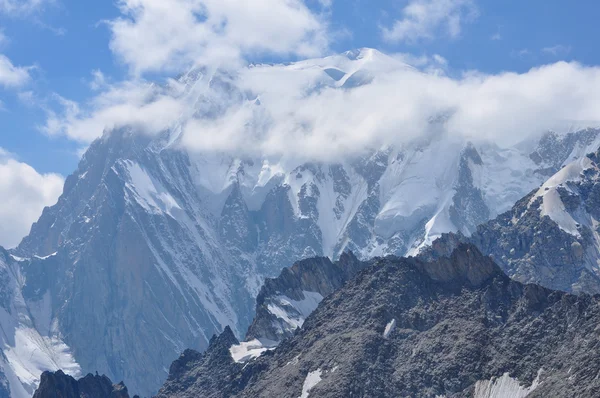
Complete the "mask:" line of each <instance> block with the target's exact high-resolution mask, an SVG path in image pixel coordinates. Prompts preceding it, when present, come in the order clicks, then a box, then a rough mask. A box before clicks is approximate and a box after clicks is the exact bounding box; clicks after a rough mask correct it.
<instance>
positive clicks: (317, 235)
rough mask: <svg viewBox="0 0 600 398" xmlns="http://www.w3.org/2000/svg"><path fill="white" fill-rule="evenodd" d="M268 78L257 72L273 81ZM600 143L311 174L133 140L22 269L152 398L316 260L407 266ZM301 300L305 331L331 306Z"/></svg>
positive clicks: (86, 339) (193, 89) (343, 64)
mask: <svg viewBox="0 0 600 398" xmlns="http://www.w3.org/2000/svg"><path fill="white" fill-rule="evenodd" d="M264 67H265V66H261V65H256V66H252V68H254V69H255V70H256V72H257V73H258V75H259V74H260V70H261V68H264ZM407 67H408V66H406V65H404V64H402V63H399V62H397V61H396V60H394V59H391V58H388V57H385V56H384V55H383V54H380V53H378V52H375V51H372V50H365V49H363V50H361V51H357V52H351V53H346V54H343V55H339V56H335V57H329V58H325V59H321V60H311V61H304V62H301V63H296V64H290V65H279V66H273V67H272V68H275V69H277V68H278V69H279V70H280V71H281V72H282V73H283V76H284V77H285V76H288V75H287V74H290V73H292V74H297V76H299V77H298V79H297V80H298V84H299V88H298V89H299V90H301V91H299V92H305V90H308V91H310V90H313V89H314V90H316V89H319V88H320V87H323V86H327V87H333V88H336V89H340V90H342V89H343V90H352V89H353V88H356V87H358V86H360V85H365V84H370V81H372V80H373V79H377V73H381V71H385V70H386V68H392V69H393V68H407ZM294 76H296V75H294ZM305 77H306V78H305ZM307 83H310V84H311V85H313V86H310V85H309V86H306V84H307ZM172 85H173V87H171V86H169V87H165V88H164V89H165V90H176V91H177V93H178V94H177V95H179V96H181V97H182V98H184V99H185V100H186V101H189V103H192V104H194V107H193V109H191V110H190V112H193V113H194V114H195V115H196V116H198V117H204V118H207V119H211V118H214V117H215V116H217V115H221V114H223V113H224V112H226V111H227V109H229V108H230V107H231V105H232V104H238V105H239V104H240V103H241V104H243V106H245V107H248V109H249V110H250V111H251V112H255V113H256V114H257V115H259V116H260V115H261V112H262V109H261V104H260V95H261V93H254V92H250V93H249V92H248V91H247V90H244V89H242V88H240V87H236V86H235V85H234V82H233V81H232V79H230V78H229V77H228V76H227V75H226V74H223V73H220V72H218V71H217V72H214V71H213V72H211V71H207V70H203V69H201V68H200V69H195V70H192V71H190V72H189V73H188V74H186V75H184V76H182V77H181V78H180V79H179V80H178V81H177V82H175V83H172ZM220 93H226V95H219V94H220ZM185 117H186V115H182V119H183V118H185ZM258 120H261V119H260V118H258ZM597 136H598V132H597V131H594V130H589V131H582V132H577V133H573V134H570V135H557V134H547V135H545V136H544V137H542V138H541V139H540V140H536V142H534V143H531V144H530V145H529V146H527V147H515V148H508V149H503V148H498V147H496V146H494V145H491V144H489V143H482V142H474V143H468V142H463V141H460V140H457V139H456V138H449V137H447V136H445V135H443V134H437V135H430V136H428V137H425V138H423V139H422V140H419V141H418V142H410V143H406V144H405V145H403V146H401V147H382V148H379V149H374V150H372V151H370V152H369V153H367V154H366V155H363V156H360V157H352V158H348V159H342V160H340V159H336V160H335V161H332V162H329V163H327V162H320V163H315V162H312V163H311V162H306V161H299V160H297V159H288V158H276V159H274V158H271V157H269V158H263V157H255V158H243V157H242V158H235V157H232V156H229V155H226V154H221V153H214V152H211V153H197V152H188V151H187V150H185V149H183V148H182V140H183V135H182V125H181V124H180V123H176V124H175V125H174V126H173V127H172V128H171V129H168V130H167V131H165V132H164V133H162V134H160V135H159V136H156V137H148V136H145V135H143V134H139V132H137V131H135V130H134V129H131V128H123V129H118V130H115V131H111V132H106V133H105V134H104V136H103V137H102V138H101V139H98V140H97V141H96V142H94V143H93V144H92V145H91V146H90V148H89V150H88V151H87V153H86V154H85V155H84V156H83V158H82V160H81V163H80V165H79V168H78V170H77V171H76V172H75V173H74V174H73V175H72V176H70V177H69V178H68V179H67V181H66V183H65V188H64V193H63V195H62V196H61V198H60V199H59V201H58V203H57V205H55V206H53V207H51V208H48V209H46V210H45V211H44V213H43V215H42V217H41V218H40V220H39V221H38V222H37V223H36V224H35V225H34V226H33V227H32V230H31V234H30V235H29V236H28V237H26V238H25V239H24V240H23V242H22V243H21V245H19V247H18V248H17V249H15V250H14V251H13V252H12V254H14V255H15V256H17V257H22V258H31V259H35V258H45V257H47V256H50V255H53V254H55V253H56V255H55V256H53V257H52V258H47V259H46V260H45V261H50V260H51V259H52V260H51V261H52V264H53V265H52V268H49V267H41V268H40V267H36V266H35V265H32V264H33V263H29V262H24V263H23V264H21V265H20V268H21V271H20V272H21V273H22V274H23V275H26V285H27V286H28V288H29V289H30V291H32V292H35V295H36V297H44V295H46V297H48V302H47V303H48V304H47V305H48V306H49V308H50V310H49V311H50V313H52V314H53V315H52V319H53V320H54V322H55V323H54V327H55V329H53V330H55V331H56V333H57V334H59V335H61V336H63V339H62V341H63V342H64V343H65V344H67V345H68V347H70V348H71V351H70V352H71V353H72V355H73V357H74V358H75V360H76V361H77V363H78V364H80V365H81V368H82V370H83V371H84V372H86V373H87V372H94V371H96V370H97V371H99V372H101V373H105V374H107V375H108V376H109V377H110V378H111V379H112V380H124V381H125V383H126V384H127V386H128V387H129V388H130V391H132V392H134V393H140V394H142V395H146V396H149V395H151V394H153V393H154V392H155V391H156V389H157V388H158V387H159V385H160V383H161V380H163V379H164V378H166V376H167V366H168V364H169V362H170V361H171V360H172V359H174V358H176V357H177V356H178V355H179V354H180V352H181V351H183V350H184V349H185V348H188V347H191V348H194V349H197V350H202V349H204V348H206V347H207V345H208V342H209V338H210V336H212V335H213V334H214V333H215V332H218V331H221V330H223V328H224V327H225V326H231V328H232V330H233V332H234V333H235V334H236V335H237V336H238V337H241V335H242V333H243V332H244V331H245V330H246V328H247V327H248V326H249V325H250V323H251V320H252V317H253V311H254V298H255V297H256V296H257V294H258V293H259V290H260V286H261V283H262V281H263V279H264V278H265V277H274V276H276V275H278V274H279V272H280V271H281V269H282V268H283V267H285V266H288V265H290V264H291V263H293V262H295V261H298V260H301V259H303V258H306V257H313V256H329V257H332V258H333V259H335V258H337V257H339V255H340V254H341V253H343V252H344V251H346V250H352V251H353V252H354V253H355V254H356V255H357V256H358V257H359V258H367V257H370V256H373V255H385V254H399V255H403V254H406V253H414V252H417V251H418V250H420V249H421V248H422V247H423V246H424V245H427V244H428V243H429V242H431V241H432V240H433V239H435V237H437V236H439V235H440V234H441V233H443V232H447V231H451V230H460V231H462V232H463V233H470V232H472V231H473V230H475V228H476V226H477V225H478V224H480V223H481V222H484V221H486V220H487V219H489V218H490V217H493V216H495V215H496V214H498V213H500V212H502V211H505V210H507V209H508V208H509V207H510V205H512V202H511V201H513V200H517V199H518V198H520V197H522V196H523V195H525V194H526V193H527V192H529V191H530V190H532V189H534V188H536V187H538V186H539V185H540V184H541V183H542V182H543V181H544V180H545V179H546V178H547V174H548V173H551V172H556V171H557V170H558V169H559V168H560V166H561V165H562V164H563V163H564V162H565V161H566V160H567V158H568V157H577V156H579V154H580V153H581V154H584V153H586V151H587V149H586V148H588V147H589V145H591V144H592V143H593V141H594V140H595V139H596V138H597ZM36 256H37V257H36ZM307 291H308V292H309V293H311V292H313V293H314V292H315V291H314V290H313V291H310V290H307ZM287 297H288V298H290V299H292V300H293V301H294V302H293V303H292V302H290V301H289V300H287V299H286V298H282V300H287V303H288V304H289V305H290V306H291V307H294V306H296V305H298V306H299V305H300V304H303V305H302V306H301V307H302V308H300V307H298V308H296V310H297V311H296V312H297V314H296V315H295V318H294V319H292V318H290V319H289V320H290V321H296V322H298V323H299V322H301V321H303V318H304V315H305V314H304V313H303V311H304V310H306V309H309V308H308V307H309V306H308V304H310V307H312V306H314V304H315V302H316V301H317V299H318V297H317V296H310V294H309V297H308V298H307V296H306V295H303V296H299V295H298V296H296V297H290V296H287ZM304 300H308V301H307V302H305V301H304ZM311 300H312V301H311ZM280 301H281V300H280ZM304 304H306V305H304ZM282 306H284V307H286V306H287V304H285V303H283V304H281V305H280V306H279V307H278V308H282ZM273 309H274V311H277V308H275V307H273ZM36 330H38V332H39V329H38V328H37V327H36Z"/></svg>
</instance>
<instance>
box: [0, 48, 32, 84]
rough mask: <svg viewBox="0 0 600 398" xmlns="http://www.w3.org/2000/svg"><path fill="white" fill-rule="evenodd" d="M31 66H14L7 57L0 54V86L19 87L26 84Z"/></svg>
mask: <svg viewBox="0 0 600 398" xmlns="http://www.w3.org/2000/svg"><path fill="white" fill-rule="evenodd" d="M30 70H31V67H20V66H15V65H13V63H12V62H11V60H10V59H8V57H6V56H5V55H2V54H0V86H4V87H19V86H23V85H24V84H26V83H27V82H28V81H29V80H30V78H31V76H30V75H29V71H30Z"/></svg>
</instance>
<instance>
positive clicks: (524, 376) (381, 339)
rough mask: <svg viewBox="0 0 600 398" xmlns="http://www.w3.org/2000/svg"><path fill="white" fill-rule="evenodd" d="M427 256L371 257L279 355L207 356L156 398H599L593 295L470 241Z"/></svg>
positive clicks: (597, 302)
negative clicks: (543, 279) (523, 272)
mask: <svg viewBox="0 0 600 398" xmlns="http://www.w3.org/2000/svg"><path fill="white" fill-rule="evenodd" d="M442 249H443V248H442ZM432 258H436V259H435V260H433V261H432V262H427V261H424V260H419V259H415V258H409V259H399V258H394V257H388V258H385V259H380V260H378V261H377V262H376V263H374V264H373V265H371V266H370V267H368V268H367V269H365V270H364V271H362V272H361V273H359V274H358V276H357V277H356V278H354V279H353V280H351V281H350V282H348V283H347V284H345V285H344V286H343V287H342V288H341V289H339V290H338V291H337V292H335V293H334V294H332V295H330V296H329V297H327V298H325V299H324V300H323V302H322V303H321V304H320V305H319V307H318V308H317V310H316V311H315V312H314V313H313V314H312V315H310V316H309V317H308V319H307V320H306V322H305V323H304V325H303V327H302V328H301V329H300V330H299V331H298V332H296V334H295V335H294V336H293V337H292V338H291V339H289V340H286V341H284V342H283V343H281V345H280V346H279V347H278V348H277V349H275V350H273V351H269V352H267V353H265V354H263V355H262V356H261V357H259V358H257V359H256V360H254V361H251V362H249V363H246V364H243V365H242V364H238V363H236V362H234V361H233V359H232V358H231V355H228V353H227V351H226V350H224V349H221V350H220V351H219V352H220V354H219V355H215V356H209V355H208V354H205V355H204V356H203V357H200V358H197V359H196V361H195V362H194V364H191V363H190V362H188V363H190V365H189V368H187V369H188V370H186V371H184V372H179V373H176V372H173V373H172V375H171V376H170V377H169V381H168V382H167V384H165V386H164V387H163V389H162V390H161V392H160V393H159V397H161V398H167V397H197V396H202V397H273V396H278V397H299V396H304V397H307V396H315V397H317V396H318V397H398V396H415V397H436V396H447V397H472V396H476V397H478V398H482V397H492V396H528V397H546V396H553V397H590V396H597V395H598V394H600V380H599V379H598V378H597V375H598V373H599V372H600V361H599V360H600V350H599V348H600V346H599V344H600V343H599V342H600V340H599V339H598V337H599V331H598V327H597V325H598V323H599V322H600V299H599V298H598V297H592V296H588V295H580V296H575V295H571V294H568V293H562V292H557V291H552V290H549V289H546V288H543V287H540V286H537V285H523V284H521V283H519V282H516V281H513V280H511V279H509V278H508V277H507V276H506V275H505V274H504V273H503V272H502V271H501V269H500V268H499V267H498V266H497V265H496V264H494V263H493V262H492V260H491V259H490V258H488V257H484V256H483V255H481V254H480V253H479V251H478V250H477V249H476V248H475V247H474V246H470V245H465V244H459V245H458V247H457V248H456V249H455V250H454V251H453V252H452V253H451V255H450V256H449V257H445V253H444V252H443V251H441V252H437V253H433V254H432ZM228 334H229V333H228V332H227V331H226V332H225V337H224V339H226V340H230V338H227V335H228ZM214 341H215V344H214V349H213V350H211V349H209V352H216V351H217V347H218V345H217V344H216V342H217V341H218V339H215V340H214ZM191 375H195V376H198V375H200V377H201V378H202V379H204V380H227V382H224V383H220V384H218V385H217V384H215V383H203V382H199V381H198V382H195V383H189V380H191V379H193V377H191ZM197 380H200V379H197ZM186 383H187V384H186ZM184 385H185V386H186V387H184V388H179V389H177V387H179V386H184ZM510 394H513V395H510Z"/></svg>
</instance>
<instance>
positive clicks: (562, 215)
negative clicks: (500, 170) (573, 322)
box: [470, 151, 600, 294]
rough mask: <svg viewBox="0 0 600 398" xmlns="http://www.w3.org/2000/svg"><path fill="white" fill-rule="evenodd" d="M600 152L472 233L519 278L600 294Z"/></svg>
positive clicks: (573, 164) (560, 173) (568, 168)
mask: <svg viewBox="0 0 600 398" xmlns="http://www.w3.org/2000/svg"><path fill="white" fill-rule="evenodd" d="M599 162H600V153H599V152H597V151H596V152H594V153H591V154H589V155H588V156H584V157H582V158H580V159H577V160H575V161H573V162H571V163H569V164H567V165H566V166H564V167H563V168H562V169H561V170H560V171H558V172H557V173H556V174H554V175H553V176H552V177H551V178H550V179H548V180H547V181H546V182H545V183H544V184H543V185H542V186H541V187H540V188H539V189H536V190H534V191H533V192H532V193H530V194H529V195H527V196H526V197H525V198H524V199H522V200H520V201H519V202H518V203H517V204H516V205H515V206H514V207H513V208H512V209H511V210H510V211H509V212H506V213H504V214H502V215H500V216H499V217H498V218H496V219H495V220H493V221H490V222H488V223H485V224H483V225H482V226H480V227H479V228H478V229H477V232H476V233H475V234H473V236H472V237H471V238H470V241H472V242H473V243H474V244H476V245H477V246H478V247H479V248H480V250H482V251H483V252H484V253H487V254H491V255H493V256H494V258H495V259H496V261H497V262H498V263H499V264H500V265H501V266H502V268H503V269H504V270H505V271H506V272H507V273H508V274H509V275H510V276H511V277H513V278H515V279H517V280H520V281H523V282H527V283H539V284H542V285H544V286H547V287H550V288H553V289H559V290H564V291H572V292H578V293H579V292H587V293H593V294H598V293H600V235H599V232H600V229H599V228H598V225H599V221H600V213H599V209H600V166H599Z"/></svg>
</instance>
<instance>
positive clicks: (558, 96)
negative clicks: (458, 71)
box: [185, 63, 600, 160]
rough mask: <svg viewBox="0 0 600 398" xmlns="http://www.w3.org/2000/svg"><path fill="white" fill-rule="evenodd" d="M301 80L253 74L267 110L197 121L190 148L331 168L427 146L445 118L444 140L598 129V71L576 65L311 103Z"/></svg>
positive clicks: (253, 86)
mask: <svg viewBox="0 0 600 398" xmlns="http://www.w3.org/2000/svg"><path fill="white" fill-rule="evenodd" d="M269 68H273V69H272V70H269ZM295 73H298V72H297V71H293V70H291V69H289V70H286V69H285V68H280V69H279V70H277V69H276V68H274V67H264V68H263V70H260V68H255V69H251V70H249V71H248V72H247V73H245V74H244V75H243V79H241V80H240V84H242V85H243V87H244V88H245V89H247V90H249V91H251V92H256V93H259V98H260V103H261V105H260V106H258V107H257V106H254V105H253V103H251V102H246V103H244V104H243V105H240V106H238V107H234V108H232V109H230V111H229V112H227V113H226V114H225V115H224V116H223V117H221V118H218V119H216V120H210V119H209V120H206V119H195V120H192V121H190V123H189V124H187V128H186V130H185V131H186V136H185V145H186V146H187V147H188V148H192V149H194V150H198V151H226V152H227V151H229V152H232V153H233V154H246V155H254V156H296V157H297V156H305V157H308V158H313V159H319V160H331V159H335V158H336V157H344V156H349V155H351V154H353V153H359V152H361V151H362V150H364V149H366V148H377V147H379V146H381V145H385V144H392V145H401V144H402V143H405V142H407V141H408V140H412V139H415V138H418V137H423V136H425V135H427V134H428V133H429V132H432V130H433V127H432V125H431V124H430V120H432V119H436V118H437V119H439V117H440V116H442V115H443V116H445V118H446V122H445V124H444V125H443V126H437V127H436V128H443V129H444V131H445V133H446V134H450V135H454V136H456V137H463V138H465V139H472V140H478V139H482V140H483V139H484V140H491V141H492V142H496V143H499V144H500V145H512V144H515V143H517V142H518V141H520V140H522V139H525V138H526V137H527V136H530V135H534V134H539V133H540V132H543V131H545V130H548V129H552V128H556V127H557V126H561V125H563V123H564V122H565V121H569V122H570V121H577V122H581V123H587V122H588V121H592V122H594V121H595V120H597V119H598V113H597V109H599V107H600V68H589V67H584V66H581V65H579V64H576V63H557V64H553V65H548V66H544V67H541V68H536V69H532V70H531V71H529V72H527V73H523V74H516V73H503V74H499V75H484V74H478V73H470V74H467V75H465V76H464V77H461V78H458V79H456V78H451V77H447V76H443V75H439V74H430V73H422V72H419V71H417V70H414V69H409V68H399V69H398V70H394V71H388V72H385V73H382V74H379V75H378V76H377V78H376V79H375V80H374V81H373V82H372V83H371V84H367V85H363V86H361V87H357V88H354V89H351V90H342V89H334V88H327V89H319V90H318V91H314V92H310V93H309V94H306V85H305V82H304V81H303V79H306V78H307V76H306V75H305V76H303V77H298V76H295V75H294V74H295ZM315 76H316V75H315ZM321 78H322V77H321V76H319V77H315V79H321ZM315 83H316V84H315V86H318V82H316V81H315ZM299 89H300V90H299ZM594 123H597V122H594Z"/></svg>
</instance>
